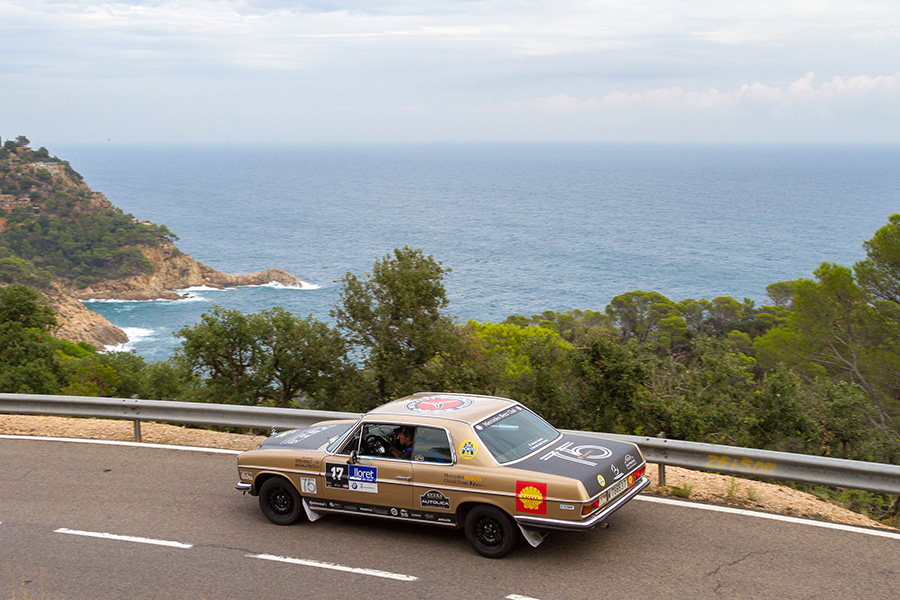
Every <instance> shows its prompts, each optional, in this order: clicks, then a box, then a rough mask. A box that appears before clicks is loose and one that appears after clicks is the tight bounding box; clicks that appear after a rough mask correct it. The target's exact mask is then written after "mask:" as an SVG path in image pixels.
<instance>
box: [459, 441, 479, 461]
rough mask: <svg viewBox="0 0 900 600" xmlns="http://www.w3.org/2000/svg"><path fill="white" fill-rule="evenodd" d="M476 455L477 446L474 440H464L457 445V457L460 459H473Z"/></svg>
mask: <svg viewBox="0 0 900 600" xmlns="http://www.w3.org/2000/svg"><path fill="white" fill-rule="evenodd" d="M477 454H478V444H476V443H475V440H466V441H464V442H463V443H462V444H460V445H459V455H460V456H461V457H462V458H475V455H477Z"/></svg>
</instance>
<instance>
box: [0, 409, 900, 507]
mask: <svg viewBox="0 0 900 600" xmlns="http://www.w3.org/2000/svg"><path fill="white" fill-rule="evenodd" d="M0 413H7V414H23V415H60V416H70V417H99V418H107V419H127V420H131V421H133V422H134V432H135V440H136V441H140V439H141V434H140V423H141V421H162V422H169V423H189V424H192V425H217V426H221V427H253V428H261V429H273V430H274V429H294V428H297V427H306V426H309V425H312V424H313V423H316V422H318V421H325V420H329V419H356V418H359V416H360V415H359V413H349V412H332V411H322V410H297V409H290V408H268V407H261V406H238V405H233V404H205V403H198V402H174V401H164V400H138V399H132V398H93V397H85V396H44V395H38V394H0ZM569 433H586V432H569ZM593 435H602V436H604V437H608V438H612V439H616V440H622V441H626V442H632V443H635V444H637V445H638V446H639V447H640V449H641V451H642V452H643V453H644V457H645V458H646V459H647V461H648V462H652V463H657V464H658V465H659V466H660V485H665V466H666V465H671V466H677V467H685V468H689V469H698V470H704V471H714V472H718V473H726V474H729V475H737V476H741V477H756V478H763V479H777V480H784V481H798V482H804V483H814V484H819V485H830V486H837V487H846V488H851V489H858V490H866V491H870V492H880V493H887V494H900V465H886V464H881V463H870V462H863V461H857V460H844V459H839V458H828V457H822V456H809V455H806V454H791V453H788V452H774V451H771V450H756V449H753V448H740V447H736V446H720V445H717V444H702V443H697V442H685V441H681V440H667V439H660V438H652V437H640V436H633V435H614V434H605V433H604V434H593Z"/></svg>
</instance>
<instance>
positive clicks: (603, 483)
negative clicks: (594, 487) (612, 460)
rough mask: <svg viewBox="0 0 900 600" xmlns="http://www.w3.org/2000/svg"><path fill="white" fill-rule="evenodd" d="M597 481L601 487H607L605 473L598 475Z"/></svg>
mask: <svg viewBox="0 0 900 600" xmlns="http://www.w3.org/2000/svg"><path fill="white" fill-rule="evenodd" d="M597 483H599V484H600V487H606V479H605V478H604V477H603V475H597Z"/></svg>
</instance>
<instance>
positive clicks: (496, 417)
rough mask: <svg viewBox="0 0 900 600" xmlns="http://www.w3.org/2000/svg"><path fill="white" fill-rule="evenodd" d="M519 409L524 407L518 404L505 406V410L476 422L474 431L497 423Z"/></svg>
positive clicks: (482, 429)
mask: <svg viewBox="0 0 900 600" xmlns="http://www.w3.org/2000/svg"><path fill="white" fill-rule="evenodd" d="M521 410H525V409H524V408H523V407H521V406H519V405H518V404H517V405H515V406H511V407H509V408H507V409H506V410H503V411H501V412H498V413H497V414H496V415H493V416H491V417H488V418H487V419H485V420H484V421H481V422H479V423H476V424H475V431H484V430H485V429H486V428H488V427H490V426H491V425H496V424H497V423H499V422H500V421H502V420H503V419H505V418H506V417H509V416H512V415H514V414H516V413H517V412H519V411H521Z"/></svg>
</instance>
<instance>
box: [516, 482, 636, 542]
mask: <svg viewBox="0 0 900 600" xmlns="http://www.w3.org/2000/svg"><path fill="white" fill-rule="evenodd" d="M648 485H650V480H649V479H648V478H647V477H646V476H644V477H641V478H640V479H639V480H638V481H637V483H635V484H634V485H633V486H632V487H631V488H630V489H629V490H628V491H627V492H625V493H624V494H622V495H621V496H619V497H618V498H616V499H615V500H613V501H612V502H611V503H609V504H607V505H606V506H604V507H603V508H602V509H601V510H600V511H598V512H596V513H594V514H593V515H591V516H590V517H588V518H587V519H585V520H583V521H562V520H559V519H546V518H542V517H533V516H531V515H516V516H515V519H516V522H517V523H518V524H519V525H524V526H525V527H533V528H536V529H562V530H568V531H584V530H586V529H593V528H594V527H596V526H597V525H599V524H600V523H602V522H603V520H604V519H606V518H607V517H608V516H610V515H611V514H613V513H614V512H616V511H617V510H619V509H620V508H622V507H623V506H624V505H625V503H627V502H628V501H629V500H631V499H632V498H634V497H635V496H637V495H638V494H640V493H641V491H642V490H643V489H644V488H645V487H647V486H648Z"/></svg>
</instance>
